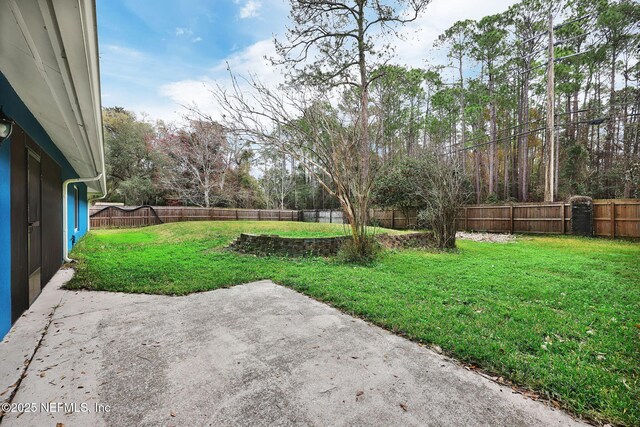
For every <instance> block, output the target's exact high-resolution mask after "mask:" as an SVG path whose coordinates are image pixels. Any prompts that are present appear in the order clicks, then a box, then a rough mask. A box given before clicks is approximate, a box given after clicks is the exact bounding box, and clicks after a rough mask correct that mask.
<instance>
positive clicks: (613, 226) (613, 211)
mask: <svg viewBox="0 0 640 427" xmlns="http://www.w3.org/2000/svg"><path fill="white" fill-rule="evenodd" d="M611 238H612V239H615V238H616V202H615V201H612V202H611Z"/></svg>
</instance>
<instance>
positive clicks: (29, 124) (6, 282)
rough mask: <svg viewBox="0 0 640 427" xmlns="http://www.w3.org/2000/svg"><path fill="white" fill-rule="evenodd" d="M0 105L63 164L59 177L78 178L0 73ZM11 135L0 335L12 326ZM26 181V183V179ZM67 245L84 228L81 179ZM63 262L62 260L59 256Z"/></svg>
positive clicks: (0, 155) (1, 154) (0, 263)
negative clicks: (76, 214) (76, 226)
mask: <svg viewBox="0 0 640 427" xmlns="http://www.w3.org/2000/svg"><path fill="white" fill-rule="evenodd" d="M0 106H2V107H3V110H4V112H5V114H7V115H8V116H9V117H11V118H12V119H13V120H15V121H16V123H18V124H19V125H20V127H21V128H22V129H24V131H25V132H26V133H27V134H29V136H30V137H31V138H32V139H33V140H34V141H35V142H36V143H37V144H38V145H39V146H40V148H42V150H43V151H45V152H46V153H47V154H48V155H49V156H50V157H51V158H52V159H53V160H55V161H56V162H57V163H58V164H59V165H60V166H61V168H62V180H63V181H64V180H67V179H71V178H78V174H77V173H76V171H75V170H74V169H73V167H71V165H70V164H69V162H68V160H67V159H66V158H65V157H64V155H63V154H62V152H61V151H60V150H59V149H58V147H56V145H55V144H54V143H53V141H52V140H51V138H50V137H49V135H47V133H46V132H45V130H44V129H43V128H42V126H41V125H40V123H38V121H37V120H36V118H35V117H34V116H33V114H31V112H30V111H29V109H28V108H27V107H26V105H24V103H23V102H22V100H21V99H20V98H19V97H18V95H17V94H16V92H15V91H14V90H13V88H12V87H11V85H10V84H9V82H8V81H7V79H6V78H5V76H4V75H2V73H0ZM10 146H11V141H10V139H9V140H7V141H5V142H4V143H3V144H2V147H1V149H0V339H2V338H3V337H4V335H5V334H6V333H7V331H8V330H9V329H10V327H11V243H10V242H11V234H10V233H11V230H10V223H9V220H10V206H11V205H10V203H11V201H10V183H11V180H10V177H11V170H10ZM25 185H26V183H25ZM73 185H77V186H78V189H79V190H80V215H79V216H80V218H79V220H80V224H79V225H80V227H79V229H78V231H75V230H74V218H73V216H74V212H75V210H74V200H73V194H74V193H73ZM69 188H70V191H69V199H68V202H67V203H68V206H69V228H68V230H69V246H68V247H69V249H71V248H72V244H71V240H72V238H75V241H76V242H77V241H78V239H80V237H82V236H83V235H84V234H85V233H86V232H87V212H88V203H87V187H86V185H84V184H82V183H78V184H72V185H69ZM60 263H62V260H60Z"/></svg>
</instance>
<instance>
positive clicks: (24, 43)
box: [0, 0, 106, 193]
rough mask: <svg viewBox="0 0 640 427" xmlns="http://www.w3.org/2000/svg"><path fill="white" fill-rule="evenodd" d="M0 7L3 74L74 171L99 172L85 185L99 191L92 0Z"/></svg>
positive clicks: (1, 0) (100, 145)
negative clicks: (3, 14) (97, 178)
mask: <svg viewBox="0 0 640 427" xmlns="http://www.w3.org/2000/svg"><path fill="white" fill-rule="evenodd" d="M0 5H2V9H4V10H0V13H11V14H12V15H13V17H14V20H13V21H10V22H9V20H5V19H3V21H5V22H6V25H7V27H4V28H0V31H1V32H2V34H1V36H2V38H3V40H2V41H1V42H0V44H1V47H2V53H3V56H4V55H5V54H6V55H7V56H5V58H4V59H6V61H4V60H3V62H2V71H3V73H4V74H5V76H6V77H7V78H8V79H9V81H10V82H11V85H12V86H13V88H14V89H15V90H16V92H17V93H18V95H19V96H20V98H21V99H22V100H23V102H24V103H25V104H26V105H27V107H28V108H29V109H30V110H31V112H32V113H33V114H34V116H35V117H36V119H37V120H38V121H39V122H40V124H41V125H42V127H43V128H44V129H45V131H46V132H47V134H48V135H49V136H50V137H51V139H52V140H53V142H54V143H55V144H56V146H58V148H59V149H60V151H62V153H63V154H64V155H65V157H66V158H67V159H68V160H69V163H71V165H72V166H73V167H74V169H75V170H76V172H77V173H78V174H79V175H80V176H82V177H93V176H97V175H99V174H103V178H102V179H101V180H99V181H97V182H95V183H92V184H89V188H90V191H94V192H98V193H103V192H104V191H106V181H105V179H104V175H105V165H104V142H103V135H102V111H101V108H102V107H101V100H100V71H99V65H98V64H99V62H98V40H97V26H96V14H95V11H96V8H95V0H55V1H53V0H19V1H18V0H0ZM7 6H8V8H10V10H11V12H9V10H7ZM5 17H6V15H5ZM11 27H13V28H11ZM16 27H17V28H16ZM15 30H17V31H15Z"/></svg>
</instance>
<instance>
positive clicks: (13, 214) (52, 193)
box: [0, 73, 88, 339]
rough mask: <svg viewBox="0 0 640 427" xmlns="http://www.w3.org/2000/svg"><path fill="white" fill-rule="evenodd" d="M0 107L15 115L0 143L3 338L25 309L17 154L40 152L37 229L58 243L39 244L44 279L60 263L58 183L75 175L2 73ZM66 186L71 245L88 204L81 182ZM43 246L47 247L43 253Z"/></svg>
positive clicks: (20, 171) (81, 230) (82, 230)
mask: <svg viewBox="0 0 640 427" xmlns="http://www.w3.org/2000/svg"><path fill="white" fill-rule="evenodd" d="M0 106H2V108H3V110H4V112H5V114H6V115H8V116H9V117H11V118H12V119H13V120H15V122H16V124H17V126H16V127H15V128H14V134H12V136H11V137H10V138H9V139H8V140H6V141H4V143H3V144H2V147H0V339H2V338H3V337H4V335H5V334H6V333H7V332H8V331H9V329H10V328H11V325H12V323H13V321H15V320H16V319H17V317H19V315H20V314H21V313H22V311H23V310H24V309H25V308H26V307H24V295H18V294H17V293H16V289H19V290H20V289H21V288H20V286H27V283H23V281H24V277H23V276H24V274H23V273H24V272H23V270H24V264H25V263H26V261H25V257H26V256H27V254H25V253H24V252H25V251H24V248H25V247H26V244H25V243H24V239H25V236H26V230H23V228H24V225H25V224H26V221H27V220H26V211H25V209H24V208H23V206H22V205H23V204H24V200H22V198H23V197H24V195H25V194H26V180H24V182H23V175H24V170H23V169H24V168H23V165H22V158H23V156H24V152H25V151H26V147H30V148H32V149H35V150H37V151H38V152H39V153H41V155H42V163H41V165H42V167H43V168H44V169H43V171H42V178H41V188H42V190H41V191H42V193H41V194H42V202H41V203H42V204H43V205H44V204H45V202H47V203H46V205H45V206H43V209H42V215H43V219H42V221H41V223H42V224H43V226H44V227H48V228H47V230H46V231H45V230H43V231H42V236H43V238H46V242H47V243H48V244H51V243H50V242H51V238H52V237H53V238H54V240H57V242H59V246H60V248H57V245H56V244H55V243H53V245H54V250H53V251H51V250H48V249H47V246H46V245H43V257H42V262H43V263H45V262H47V263H48V265H49V267H48V268H45V265H43V277H42V278H43V282H44V280H45V279H46V280H48V279H49V278H50V276H51V275H52V272H54V270H55V269H56V268H57V267H59V266H60V265H62V262H63V260H62V247H61V246H62V231H61V230H62V220H63V219H62V200H60V199H61V194H62V191H61V190H62V186H61V182H62V181H64V180H66V179H71V178H77V177H78V174H77V173H76V172H75V170H74V169H73V168H72V167H71V165H70V164H69V162H68V160H67V159H66V158H65V157H64V155H62V153H61V152H60V150H59V149H58V148H57V147H56V145H55V144H54V143H53V141H52V140H51V138H50V137H49V136H48V135H47V133H46V132H45V131H44V129H43V128H42V126H41V125H40V123H38V121H37V120H36V119H35V117H34V116H33V114H31V112H30V111H29V110H28V109H27V107H26V106H25V105H24V103H23V102H22V101H21V100H20V98H19V97H18V95H17V94H16V93H15V91H14V90H13V88H12V87H11V85H10V84H9V82H8V81H7V79H6V78H5V77H4V76H3V75H2V74H1V73H0ZM22 131H24V132H22ZM12 158H13V165H12ZM16 165H18V167H16ZM21 185H24V189H22V188H21ZM73 185H75V186H77V187H78V190H79V196H80V197H79V198H80V209H79V218H78V219H79V227H78V229H77V230H76V229H75V227H74V222H75V219H74V215H75V209H74V192H73V189H72V187H73ZM56 187H57V188H60V192H59V193H58V192H57V191H56ZM69 187H70V188H71V190H70V192H69V198H68V200H67V201H66V203H67V204H68V206H69V211H68V214H69V220H68V221H69V229H68V230H69V248H72V247H73V245H72V241H73V242H77V241H78V240H79V239H80V238H81V237H82V236H83V235H84V234H85V233H86V231H87V213H88V203H87V187H86V186H85V185H84V184H82V183H78V184H72V185H70V186H69ZM45 194H46V197H45ZM58 194H60V196H59V197H60V199H58V200H59V202H58V203H57V204H54V205H53V206H52V204H51V201H52V200H55V199H56V198H57V197H58ZM52 233H53V234H54V236H52ZM43 242H44V240H43ZM58 249H59V251H58ZM45 251H47V252H46V253H45ZM47 257H48V258H47ZM51 257H53V258H51ZM56 258H57V260H56ZM56 266H57V267H56ZM12 283H13V291H12ZM44 284H46V282H45V283H42V285H44ZM12 300H13V302H12ZM16 301H17V302H18V303H16ZM27 305H28V303H27Z"/></svg>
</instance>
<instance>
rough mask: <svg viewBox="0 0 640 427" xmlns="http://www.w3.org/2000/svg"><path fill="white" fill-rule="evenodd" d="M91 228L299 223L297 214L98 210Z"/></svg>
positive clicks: (186, 209) (158, 208)
mask: <svg viewBox="0 0 640 427" xmlns="http://www.w3.org/2000/svg"><path fill="white" fill-rule="evenodd" d="M89 214H90V217H91V228H127V227H142V226H146V225H154V224H161V223H171V222H182V221H235V220H251V221H298V220H299V214H298V211H295V210H268V209H225V208H200V207H191V206H185V207H183V206H141V207H126V206H108V207H102V206H96V207H91V208H90V210H89Z"/></svg>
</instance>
